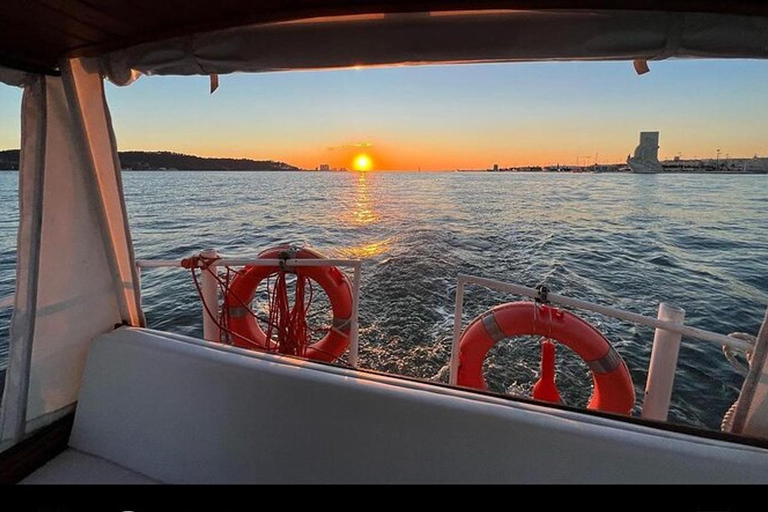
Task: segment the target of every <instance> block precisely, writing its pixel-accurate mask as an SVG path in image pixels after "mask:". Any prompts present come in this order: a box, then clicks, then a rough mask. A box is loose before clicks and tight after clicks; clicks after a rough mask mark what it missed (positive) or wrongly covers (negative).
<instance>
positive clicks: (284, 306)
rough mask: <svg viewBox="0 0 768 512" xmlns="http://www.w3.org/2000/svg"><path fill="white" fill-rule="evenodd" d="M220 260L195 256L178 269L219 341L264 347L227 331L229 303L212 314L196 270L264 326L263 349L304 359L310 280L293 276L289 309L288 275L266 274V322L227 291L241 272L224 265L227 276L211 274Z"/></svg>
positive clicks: (309, 332) (281, 272)
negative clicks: (191, 284)
mask: <svg viewBox="0 0 768 512" xmlns="http://www.w3.org/2000/svg"><path fill="white" fill-rule="evenodd" d="M219 259H220V258H218V257H213V258H212V257H206V256H203V255H200V254H198V255H195V256H192V257H189V258H184V259H182V260H181V266H182V267H184V268H186V269H189V271H190V273H191V275H192V281H193V282H194V285H195V289H196V290H197V294H198V296H199V297H200V300H201V302H202V303H203V309H204V310H205V313H206V314H207V315H208V317H209V318H210V319H211V320H212V321H213V322H214V324H215V325H216V327H218V328H219V342H221V343H225V344H231V343H232V340H233V339H234V338H237V339H238V340H242V341H245V342H247V343H250V344H251V345H253V346H254V348H258V349H260V350H264V348H263V347H261V346H259V345H258V344H257V343H256V342H255V341H254V340H251V339H249V338H247V337H245V336H243V335H241V334H238V333H237V332H234V331H233V330H231V329H230V328H229V311H230V304H228V303H227V301H226V300H225V301H224V302H223V304H222V307H221V310H220V311H218V313H219V314H215V313H214V311H212V309H211V307H210V306H209V305H208V304H207V303H206V301H205V298H204V297H203V290H202V286H201V284H200V279H199V277H198V274H197V272H196V270H197V269H198V268H199V269H200V271H201V272H208V273H209V274H210V275H211V276H213V277H214V279H215V281H216V283H217V285H218V287H219V290H220V291H221V293H222V295H223V296H224V297H229V296H232V297H234V298H235V300H236V302H237V303H238V304H237V306H239V307H241V308H242V309H244V310H245V311H246V312H247V314H249V315H251V316H252V317H254V318H255V319H256V321H261V322H264V323H266V325H267V328H266V330H265V332H266V337H267V347H266V350H267V351H268V352H278V353H280V354H289V355H296V356H304V355H305V354H306V350H307V347H308V346H309V345H310V343H311V341H312V332H313V331H312V330H310V328H309V324H308V322H307V315H308V312H309V309H310V306H311V304H312V299H313V297H314V291H313V286H312V280H311V279H308V278H306V277H305V276H303V275H301V274H300V273H296V286H295V296H294V303H293V305H292V306H291V305H290V300H289V296H288V285H287V282H286V274H288V273H291V272H290V271H287V270H285V269H284V268H281V269H279V270H277V271H275V272H273V273H271V274H269V276H267V278H266V285H267V296H268V297H269V306H268V309H269V316H268V318H267V319H263V318H260V317H259V316H258V315H257V314H256V313H254V312H253V310H252V308H251V305H250V304H246V301H245V300H243V299H242V298H240V297H238V296H237V294H235V293H231V292H230V289H229V285H230V283H231V281H232V276H233V274H242V271H240V270H236V269H233V268H231V267H229V266H225V267H224V268H225V269H226V274H225V275H224V277H223V278H222V277H221V276H220V275H219V274H218V272H217V271H214V270H213V268H212V266H213V265H214V264H215V263H216V262H217V261H218V260H219ZM272 279H274V286H271V287H270V282H271V280H272ZM327 330H328V329H327V328H320V329H316V330H315V332H317V331H327Z"/></svg>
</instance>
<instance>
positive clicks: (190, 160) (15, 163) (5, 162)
mask: <svg viewBox="0 0 768 512" xmlns="http://www.w3.org/2000/svg"><path fill="white" fill-rule="evenodd" d="M118 155H119V157H120V165H121V166H122V168H123V169H126V170H128V169H130V170H135V171H164V170H183V171H298V170H300V169H299V168H298V167H295V166H293V165H290V164H287V163H285V162H277V161H274V160H251V159H249V158H209V157H203V156H195V155H185V154H183V153H172V152H170V151H119V152H118ZM18 168H19V150H18V149H6V150H4V151H0V169H18Z"/></svg>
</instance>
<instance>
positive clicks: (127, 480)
mask: <svg viewBox="0 0 768 512" xmlns="http://www.w3.org/2000/svg"><path fill="white" fill-rule="evenodd" d="M21 483H22V484H156V483H160V482H158V481H157V480H153V479H151V478H149V477H146V476H144V475H142V474H139V473H136V472H135V471H131V470H130V469H126V468H124V467H122V466H118V465H117V464H115V463H113V462H109V461H108V460H106V459H102V458H101V457H96V456H94V455H89V454H87V453H83V452H81V451H78V450H75V449H72V448H69V449H67V450H65V451H64V452H63V453H61V454H60V455H59V456H58V457H56V458H54V459H53V460H51V461H49V462H48V463H47V464H46V465H45V466H43V467H41V468H40V469H38V470H37V471H35V472H34V473H32V474H31V475H29V476H28V477H27V478H25V479H24V480H22V481H21Z"/></svg>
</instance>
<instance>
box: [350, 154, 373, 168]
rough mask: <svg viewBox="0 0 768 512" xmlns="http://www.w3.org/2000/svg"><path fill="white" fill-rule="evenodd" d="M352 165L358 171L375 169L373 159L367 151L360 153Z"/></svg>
mask: <svg viewBox="0 0 768 512" xmlns="http://www.w3.org/2000/svg"><path fill="white" fill-rule="evenodd" d="M352 167H353V168H354V169H355V170H356V171H370V170H371V169H373V160H371V157H370V156H368V155H366V154H365V153H360V154H359V155H357V156H356V157H355V160H354V161H353V162H352Z"/></svg>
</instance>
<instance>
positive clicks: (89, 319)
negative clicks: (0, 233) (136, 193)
mask: <svg viewBox="0 0 768 512" xmlns="http://www.w3.org/2000/svg"><path fill="white" fill-rule="evenodd" d="M61 69H62V76H61V77H50V76H47V77H43V76H39V75H28V77H27V79H26V80H25V89H24V97H23V101H22V141H21V149H22V151H21V162H20V171H19V174H20V179H19V183H20V191H19V193H20V210H21V211H20V225H19V237H18V245H17V268H16V296H15V304H14V312H13V318H12V320H11V339H10V360H9V366H8V370H7V375H6V388H5V395H4V396H3V405H2V418H0V428H1V433H2V441H4V442H5V443H6V444H7V443H8V442H9V441H10V440H18V439H19V438H20V437H21V436H22V435H23V434H24V433H25V432H30V431H32V430H34V429H36V428H38V427H40V426H43V425H45V424H47V423H50V422H51V421H53V420H55V419H56V418H57V417H58V416H60V415H62V414H65V413H66V412H68V411H69V410H71V406H72V404H73V403H74V402H75V401H76V400H77V396H78V392H79V388H80V380H81V376H82V372H83V367H84V365H85V358H86V354H87V351H88V348H89V346H90V342H91V340H92V339H93V338H94V337H95V336H97V335H99V334H102V333H105V332H108V331H110V330H112V329H114V328H115V326H116V325H119V324H130V325H144V319H143V316H142V313H141V308H140V299H139V293H138V285H137V278H136V271H135V265H134V260H133V253H132V244H131V240H130V234H129V231H128V225H127V217H126V212H125V205H124V203H123V196H122V185H121V181H120V166H119V163H118V159H117V152H116V147H115V140H114V134H113V131H112V126H111V119H110V117H109V111H108V109H107V106H106V101H105V96H104V86H103V80H102V78H101V76H100V75H99V73H98V72H97V71H96V70H95V69H93V68H92V67H91V66H89V64H88V61H85V60H80V59H75V60H71V61H66V62H63V63H62V65H61Z"/></svg>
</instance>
